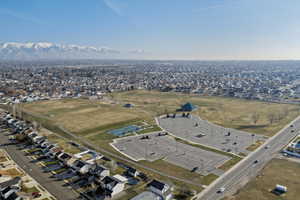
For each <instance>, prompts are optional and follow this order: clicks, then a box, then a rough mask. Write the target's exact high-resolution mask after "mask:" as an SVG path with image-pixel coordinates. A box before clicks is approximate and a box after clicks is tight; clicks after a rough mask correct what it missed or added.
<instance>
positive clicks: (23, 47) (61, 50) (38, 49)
mask: <svg viewBox="0 0 300 200" xmlns="http://www.w3.org/2000/svg"><path fill="white" fill-rule="evenodd" d="M116 54H120V51H118V50H114V49H110V48H107V47H93V46H79V45H72V44H55V43H49V42H37V43H33V42H28V43H18V42H6V43H0V59H4V60H18V59H30V60H35V59H75V58H76V59H85V58H107V57H111V56H114V55H116Z"/></svg>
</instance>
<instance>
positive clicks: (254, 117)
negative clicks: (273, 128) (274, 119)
mask: <svg viewBox="0 0 300 200" xmlns="http://www.w3.org/2000/svg"><path fill="white" fill-rule="evenodd" d="M259 118H260V114H259V113H258V112H254V113H252V115H251V119H252V121H253V123H254V124H256V123H257V122H258V120H259Z"/></svg>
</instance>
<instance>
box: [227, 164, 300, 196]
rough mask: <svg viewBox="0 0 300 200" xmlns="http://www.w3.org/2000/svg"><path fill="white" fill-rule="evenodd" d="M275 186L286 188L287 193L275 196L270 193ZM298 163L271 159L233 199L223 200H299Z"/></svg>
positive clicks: (299, 180) (299, 176)
mask: <svg viewBox="0 0 300 200" xmlns="http://www.w3.org/2000/svg"><path fill="white" fill-rule="evenodd" d="M276 184H280V185H284V186H287V188H288V192H287V193H286V194H284V195H282V196H277V195H275V194H273V193H271V192H270V191H271V190H273V189H274V187H275V186H276ZM299 185H300V165H299V163H295V162H291V161H287V160H280V159H273V160H272V161H271V162H270V163H269V164H268V165H267V166H266V167H265V168H264V169H263V171H262V172H261V175H260V176H258V177H257V178H255V179H254V180H252V181H250V182H249V183H248V184H247V185H246V186H245V187H244V188H243V189H241V190H240V191H239V192H238V193H237V194H236V195H234V196H233V197H227V198H225V199H224V200H258V199H259V200H297V199H299V188H300V187H299Z"/></svg>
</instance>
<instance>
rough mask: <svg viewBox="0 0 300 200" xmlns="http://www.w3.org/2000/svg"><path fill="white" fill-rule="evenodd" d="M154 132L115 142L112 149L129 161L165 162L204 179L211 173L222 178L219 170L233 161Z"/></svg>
mask: <svg viewBox="0 0 300 200" xmlns="http://www.w3.org/2000/svg"><path fill="white" fill-rule="evenodd" d="M159 133H161V132H155V133H150V134H146V135H143V136H129V137H126V138H120V139H116V140H114V143H112V146H113V147H114V148H115V149H117V150H118V151H119V152H121V153H122V154H124V155H126V156H128V157H129V158H131V159H133V160H136V161H139V160H148V161H151V162H153V161H155V160H159V159H164V160H165V161H166V162H168V163H171V164H174V165H177V166H180V167H182V168H185V169H188V170H191V171H195V172H197V173H200V174H201V175H208V174H210V173H213V174H216V175H221V174H222V172H223V171H222V170H218V169H217V168H218V167H219V166H221V165H222V164H224V163H225V162H226V161H228V160H230V157H227V156H225V155H220V154H217V153H214V152H210V151H206V150H203V149H200V148H197V147H193V146H191V145H187V144H184V143H180V142H177V141H176V140H175V139H174V138H173V137H171V136H169V135H164V134H161V135H159Z"/></svg>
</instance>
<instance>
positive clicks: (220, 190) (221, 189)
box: [218, 187, 226, 193]
mask: <svg viewBox="0 0 300 200" xmlns="http://www.w3.org/2000/svg"><path fill="white" fill-rule="evenodd" d="M225 189H226V188H225V187H221V188H220V189H219V190H218V193H223V192H224V191H225Z"/></svg>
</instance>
